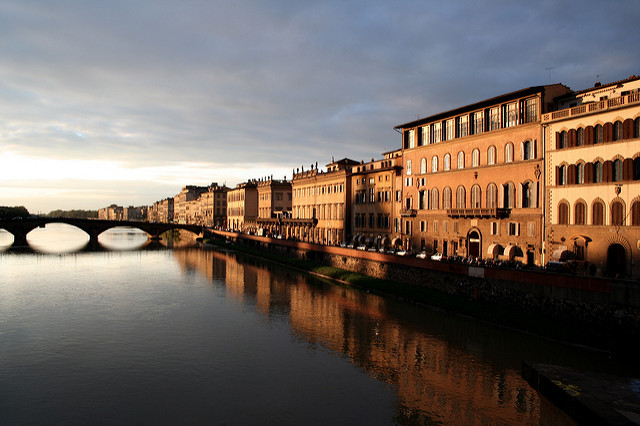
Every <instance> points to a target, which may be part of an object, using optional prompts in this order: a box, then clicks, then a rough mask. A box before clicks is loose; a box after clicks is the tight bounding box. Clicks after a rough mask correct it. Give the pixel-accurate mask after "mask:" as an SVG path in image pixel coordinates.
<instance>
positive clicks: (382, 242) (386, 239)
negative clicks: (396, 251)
mask: <svg viewBox="0 0 640 426" xmlns="http://www.w3.org/2000/svg"><path fill="white" fill-rule="evenodd" d="M381 244H382V245H383V246H385V247H386V246H388V245H389V244H391V240H390V239H389V237H384V238H383V239H382V241H381Z"/></svg>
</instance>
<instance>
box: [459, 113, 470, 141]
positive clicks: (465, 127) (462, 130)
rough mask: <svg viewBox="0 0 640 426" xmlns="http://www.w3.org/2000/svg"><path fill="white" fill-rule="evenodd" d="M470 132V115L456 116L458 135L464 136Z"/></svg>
mask: <svg viewBox="0 0 640 426" xmlns="http://www.w3.org/2000/svg"><path fill="white" fill-rule="evenodd" d="M468 134H469V116H468V115H463V116H461V117H458V118H456V137H458V138H463V137H465V136H467V135H468Z"/></svg>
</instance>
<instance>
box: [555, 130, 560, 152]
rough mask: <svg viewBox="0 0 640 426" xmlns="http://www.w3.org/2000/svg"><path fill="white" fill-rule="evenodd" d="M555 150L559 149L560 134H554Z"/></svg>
mask: <svg viewBox="0 0 640 426" xmlns="http://www.w3.org/2000/svg"><path fill="white" fill-rule="evenodd" d="M556 149H560V132H556Z"/></svg>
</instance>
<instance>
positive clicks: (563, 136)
mask: <svg viewBox="0 0 640 426" xmlns="http://www.w3.org/2000/svg"><path fill="white" fill-rule="evenodd" d="M558 138H559V139H558V143H557V145H558V146H557V147H558V149H564V148H566V147H567V132H566V130H563V131H561V132H560V134H559V135H558Z"/></svg>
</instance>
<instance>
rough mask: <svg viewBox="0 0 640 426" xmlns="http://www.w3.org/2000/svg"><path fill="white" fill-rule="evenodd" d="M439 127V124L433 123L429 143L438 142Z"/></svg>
mask: <svg viewBox="0 0 640 426" xmlns="http://www.w3.org/2000/svg"><path fill="white" fill-rule="evenodd" d="M441 126H442V125H441V124H440V123H433V124H432V125H431V143H436V142H440V136H441Z"/></svg>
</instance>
